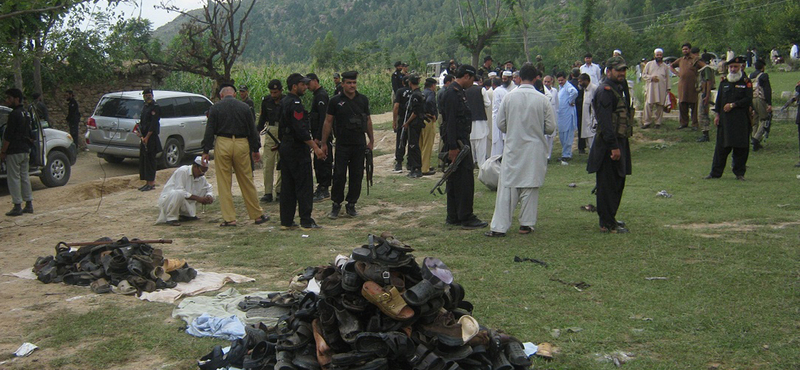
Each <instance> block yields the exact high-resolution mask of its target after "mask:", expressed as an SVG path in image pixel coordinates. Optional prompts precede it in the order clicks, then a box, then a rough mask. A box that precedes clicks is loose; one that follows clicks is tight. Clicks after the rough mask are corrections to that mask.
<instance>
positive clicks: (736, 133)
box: [714, 73, 753, 148]
mask: <svg viewBox="0 0 800 370" xmlns="http://www.w3.org/2000/svg"><path fill="white" fill-rule="evenodd" d="M717 89H718V91H717V101H716V104H714V111H715V112H717V116H718V117H719V126H718V127H717V136H718V137H719V136H722V142H723V147H726V148H727V147H733V148H746V147H748V146H749V145H750V110H749V108H750V106H751V105H752V101H753V84H752V83H751V82H750V79H749V78H747V77H745V75H744V73H742V77H741V78H740V79H739V80H738V81H728V79H727V78H724V79H723V80H722V82H720V83H719V87H718V88H717ZM728 103H733V104H734V107H733V108H732V109H731V110H730V111H728V112H725V109H724V107H725V104H728Z"/></svg>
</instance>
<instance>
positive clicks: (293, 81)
mask: <svg viewBox="0 0 800 370" xmlns="http://www.w3.org/2000/svg"><path fill="white" fill-rule="evenodd" d="M310 81H311V80H310V79H309V78H308V77H305V76H303V75H301V74H299V73H292V74H290V75H289V77H288V78H286V87H287V88H289V89H291V88H292V86H294V85H297V84H298V83H301V82H302V83H309V82H310Z"/></svg>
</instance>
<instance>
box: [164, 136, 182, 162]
mask: <svg viewBox="0 0 800 370" xmlns="http://www.w3.org/2000/svg"><path fill="white" fill-rule="evenodd" d="M182 160H183V144H182V143H181V141H180V140H178V139H176V138H174V137H171V138H169V139H167V142H166V143H164V150H163V152H162V153H161V167H163V168H170V167H178V166H180V165H181V161H182Z"/></svg>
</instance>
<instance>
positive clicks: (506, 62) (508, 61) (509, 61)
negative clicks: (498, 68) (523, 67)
mask: <svg viewBox="0 0 800 370" xmlns="http://www.w3.org/2000/svg"><path fill="white" fill-rule="evenodd" d="M508 63H511V64H514V62H513V61H511V60H507V61H505V62H503V64H508Z"/></svg>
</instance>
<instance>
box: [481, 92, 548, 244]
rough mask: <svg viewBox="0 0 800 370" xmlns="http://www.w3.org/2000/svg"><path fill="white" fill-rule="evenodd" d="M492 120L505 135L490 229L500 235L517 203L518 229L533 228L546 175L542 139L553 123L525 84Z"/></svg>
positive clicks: (541, 100)
mask: <svg viewBox="0 0 800 370" xmlns="http://www.w3.org/2000/svg"><path fill="white" fill-rule="evenodd" d="M496 118H497V121H496V122H497V126H498V128H499V129H500V130H501V131H502V132H505V133H506V134H508V135H507V136H506V143H505V147H504V149H503V162H502V164H501V165H500V182H499V184H498V189H497V190H498V191H497V198H496V200H495V211H494V216H492V225H491V228H492V231H497V232H503V233H504V232H506V230H508V228H509V226H510V223H511V216H512V214H513V212H514V208H516V204H517V201H521V202H522V206H521V207H522V209H521V211H520V225H521V226H534V225H535V224H536V208H537V204H536V201H538V188H539V187H541V186H542V184H543V183H544V177H545V174H546V173H547V143H546V138H545V135H548V134H552V133H553V132H554V131H555V129H556V120H555V113H554V112H553V108H552V106H551V105H550V101H549V100H548V99H547V97H545V96H544V94H542V93H540V92H538V91H536V89H535V88H534V87H533V85H528V84H523V85H521V86H519V87H518V88H517V89H515V90H514V91H512V92H510V93H508V95H506V97H505V99H503V102H502V104H501V106H500V107H499V109H498V114H497V117H496Z"/></svg>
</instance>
